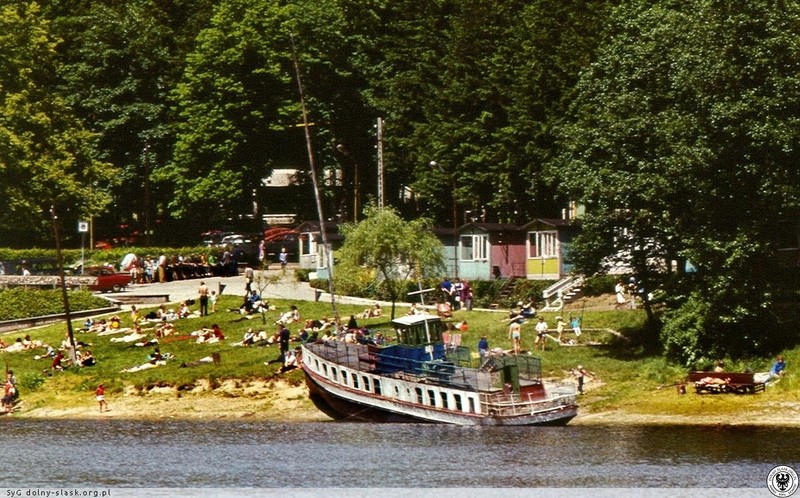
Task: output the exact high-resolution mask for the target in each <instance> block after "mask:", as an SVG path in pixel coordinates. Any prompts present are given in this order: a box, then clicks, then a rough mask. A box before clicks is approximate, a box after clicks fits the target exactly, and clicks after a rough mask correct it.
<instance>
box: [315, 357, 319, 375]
mask: <svg viewBox="0 0 800 498" xmlns="http://www.w3.org/2000/svg"><path fill="white" fill-rule="evenodd" d="M314 366H315V370H316V371H317V372H319V360H314Z"/></svg>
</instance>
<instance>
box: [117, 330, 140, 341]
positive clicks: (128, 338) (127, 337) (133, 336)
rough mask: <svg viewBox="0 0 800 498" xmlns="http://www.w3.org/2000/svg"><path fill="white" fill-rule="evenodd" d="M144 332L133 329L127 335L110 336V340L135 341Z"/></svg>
mask: <svg viewBox="0 0 800 498" xmlns="http://www.w3.org/2000/svg"><path fill="white" fill-rule="evenodd" d="M145 335H146V334H142V333H141V332H140V331H138V330H134V331H133V332H131V333H130V334H128V335H124V336H122V337H112V338H111V342H136V341H138V340H140V339H142V338H144V337H145Z"/></svg>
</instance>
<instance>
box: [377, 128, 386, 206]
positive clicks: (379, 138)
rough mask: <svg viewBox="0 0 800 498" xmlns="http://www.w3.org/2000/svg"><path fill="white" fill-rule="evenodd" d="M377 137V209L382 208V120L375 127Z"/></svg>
mask: <svg viewBox="0 0 800 498" xmlns="http://www.w3.org/2000/svg"><path fill="white" fill-rule="evenodd" d="M375 127H376V129H377V136H378V207H379V208H382V207H383V201H384V199H383V118H378V122H377V124H376V125H375Z"/></svg>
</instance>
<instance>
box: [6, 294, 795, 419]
mask: <svg viewBox="0 0 800 498" xmlns="http://www.w3.org/2000/svg"><path fill="white" fill-rule="evenodd" d="M240 300H241V298H239V297H236V296H223V297H222V298H221V300H220V302H219V303H218V311H217V313H215V314H212V315H211V316H209V317H204V318H199V317H198V318H191V319H186V320H180V321H178V322H176V329H177V335H183V334H189V333H190V332H191V331H193V330H196V329H199V328H201V327H203V326H210V325H212V324H214V323H217V324H219V325H220V327H221V328H222V330H223V332H224V333H225V334H226V336H227V338H226V339H225V340H224V341H222V342H220V343H217V344H197V343H196V342H195V341H194V340H185V341H175V342H168V343H166V342H163V341H162V343H160V344H159V347H160V349H161V351H162V353H166V352H168V353H171V354H172V355H173V356H174V358H173V359H171V360H169V361H168V363H167V365H165V366H161V367H158V368H153V369H149V370H143V371H140V372H133V373H121V372H120V371H121V370H123V369H125V368H129V367H133V366H136V365H140V364H143V363H145V362H146V359H147V356H148V354H149V353H150V352H151V351H152V347H137V346H134V345H130V344H127V343H120V342H111V341H110V338H111V337H114V336H102V337H98V336H96V335H93V334H86V333H80V332H76V335H75V337H76V340H77V341H81V342H84V343H87V346H85V347H88V348H90V349H91V350H92V351H93V352H94V354H95V356H96V357H97V359H98V364H97V365H96V366H93V367H85V368H69V369H67V370H66V371H63V372H52V371H50V369H49V367H50V360H49V359H38V360H37V359H35V356H37V355H42V354H43V350H42V349H39V350H35V351H26V352H20V353H0V361H3V362H4V363H5V364H6V365H7V366H8V368H10V369H12V370H14V372H15V375H16V377H17V379H18V383H19V385H20V391H21V395H22V398H23V400H24V403H23V405H22V407H21V409H20V410H19V411H18V412H17V413H16V415H15V416H22V417H24V416H30V417H84V416H97V415H98V414H97V405H96V403H95V401H94V390H95V388H96V387H97V385H98V384H99V383H100V382H103V383H105V385H106V393H107V397H108V398H109V401H110V404H111V407H112V411H111V412H109V413H110V415H109V414H104V416H117V417H125V416H129V417H136V418H139V417H156V418H157V417H186V418H193V417H201V418H217V417H243V416H250V417H260V418H281V419H286V418H290V419H294V420H320V419H324V416H321V414H320V413H318V412H317V411H316V410H315V408H314V407H313V406H312V405H311V404H310V402H309V401H308V400H307V397H306V396H305V390H304V388H303V385H302V382H303V376H302V373H301V372H299V371H293V372H289V373H286V374H279V373H278V372H277V370H278V365H277V364H271V365H264V362H265V361H268V360H272V359H274V358H276V357H277V356H278V350H277V347H276V346H270V347H258V348H253V347H244V348H243V347H234V346H232V343H233V342H236V341H239V340H241V338H242V335H243V334H244V332H245V331H246V330H247V329H248V328H249V327H252V328H254V329H256V330H262V329H263V330H266V331H267V332H273V331H274V330H275V329H276V326H275V325H274V321H275V319H276V318H277V317H278V316H279V314H280V313H282V312H283V311H285V310H287V309H288V307H289V305H290V304H298V306H299V308H300V311H301V313H302V316H303V318H316V317H321V316H325V315H329V314H330V307H329V304H327V303H316V302H302V303H291V302H289V301H275V302H273V303H272V304H274V305H275V306H276V307H277V310H276V311H273V312H270V313H268V314H267V315H266V317H265V321H266V323H265V322H264V321H262V318H261V317H256V318H254V319H252V320H241V316H240V315H238V314H236V313H231V312H228V311H227V309H228V308H236V307H237V306H238V305H239V304H240ZM363 310H364V307H363V306H354V305H343V306H342V305H340V313H341V314H342V315H343V316H344V317H347V316H349V315H350V314H357V313H360V312H361V311H363ZM147 311H148V310H147V309H145V310H144V313H146V312H147ZM398 313H404V309H403V308H398ZM567 313H568V312H565V313H564V315H566V314H567ZM544 316H545V317H546V319H547V321H548V323H549V324H550V326H551V328H554V327H555V316H556V314H555V313H548V314H545V315H544ZM120 317H121V319H122V325H123V327H126V326H129V325H130V315H129V313H124V314H123V313H121V314H120ZM504 317H505V315H504V314H503V313H498V312H486V311H483V312H480V311H472V312H457V313H456V314H455V316H454V321H461V320H467V321H468V323H469V330H468V331H466V332H463V333H462V341H461V344H462V345H466V346H469V347H470V348H471V349H472V350H473V354H475V351H476V350H477V348H476V344H477V342H478V339H479V338H480V336H481V335H486V336H487V337H488V340H489V343H490V346H491V347H493V348H494V347H500V348H503V349H506V350H508V349H509V348H510V347H511V344H510V341H509V339H508V332H507V330H508V329H507V323H506V322H504V321H502V319H503V318H504ZM644 321H645V316H644V313H643V312H641V311H590V310H588V309H587V310H586V311H585V313H584V320H583V325H584V330H585V332H584V334H583V335H582V336H581V337H580V338H576V337H575V336H574V335H573V334H572V333H571V332H568V333H566V334H565V339H572V340H573V341H574V342H575V344H574V345H572V346H566V345H565V346H559V345H558V344H557V343H556V342H554V341H549V342H548V346H547V350H546V351H544V352H536V355H537V356H540V357H541V358H542V375H543V376H544V377H547V378H553V379H571V378H572V377H571V373H570V370H571V369H573V368H575V367H576V366H577V365H583V366H584V367H586V369H588V370H589V371H590V372H592V373H593V374H594V375H595V377H594V378H593V379H590V381H589V383H588V391H587V394H586V395H584V396H582V397H581V399H580V405H581V416H580V417H579V418H578V419H576V421H575V423H592V422H598V423H620V422H638V423H711V424H714V423H728V422H731V423H748V424H790V423H794V424H797V422H796V420H798V419H800V417H797V414H798V413H800V395H798V392H800V391H798V389H797V387H798V385H797V380H796V376H794V375H793V374H792V373H791V372H792V368H793V366H794V365H797V364H800V363H799V362H800V350H798V349H793V350H788V351H784V355H785V356H786V359H787V364H788V365H789V374H788V375H787V376H786V377H785V378H783V379H782V380H781V381H780V382H779V383H777V384H776V385H775V386H771V387H768V388H767V391H766V392H765V393H759V394H756V395H745V396H736V395H717V396H711V395H702V396H700V395H696V394H694V393H693V392H692V389H689V390H688V391H689V392H688V393H687V394H685V395H679V394H677V392H676V389H675V387H674V386H673V384H674V383H676V382H680V381H681V380H682V379H684V378H685V376H686V369H685V368H682V367H681V366H679V365H675V364H671V363H668V362H666V361H665V360H664V359H663V358H661V357H660V356H658V355H653V354H649V353H647V352H645V351H644V349H643V348H641V347H640V346H638V345H637V344H639V341H638V340H637V339H638V334H640V333H641V330H642V329H643V324H644ZM359 324H361V325H366V326H369V327H370V328H372V329H384V330H387V331H388V329H389V320H388V317H382V318H371V319H368V320H359ZM81 325H82V324H81V323H78V322H76V323H75V324H74V327H75V330H78V329H79V328H80V327H81ZM533 327H534V324H533V323H532V322H528V323H526V324H524V325H523V327H522V348H523V350H529V349H531V348H532V347H533V337H534V332H533ZM290 328H291V330H292V333H293V334H295V335H296V334H297V331H298V330H299V328H300V327H299V325H293V326H292V327H290ZM64 332H65V326H64V324H61V325H54V326H48V327H43V328H38V329H34V330H29V331H25V332H20V333H14V334H6V335H5V336H4V340H6V342H7V343H8V342H11V341H13V340H14V339H15V338H16V337H17V336H22V335H25V334H30V335H31V337H32V338H33V339H38V340H41V341H43V342H46V343H50V344H51V345H53V346H57V345H58V344H60V342H61V340H62V339H63V338H64ZM551 335H553V336H555V332H551ZM215 352H216V353H219V354H220V356H221V359H222V362H221V364H220V365H218V366H215V365H213V364H204V365H200V366H195V367H189V368H182V367H181V366H180V365H181V364H182V363H191V362H193V361H196V360H199V359H200V358H204V357H207V356H210V355H211V354H212V353H215ZM475 356H476V355H475ZM475 361H477V358H476V359H475ZM770 363H771V358H754V359H752V360H750V361H748V362H736V363H733V362H727V367H728V370H730V371H742V370H744V369H746V368H749V369H751V370H753V371H765V370H768V368H769V366H770Z"/></svg>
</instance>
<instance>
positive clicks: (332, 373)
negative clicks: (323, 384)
mask: <svg viewBox="0 0 800 498" xmlns="http://www.w3.org/2000/svg"><path fill="white" fill-rule="evenodd" d="M331 375H332V376H333V381H334V382H339V373H338V372H337V371H336V369H335V368H331Z"/></svg>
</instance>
